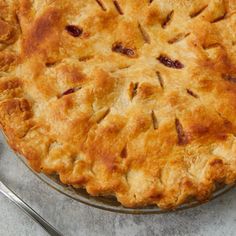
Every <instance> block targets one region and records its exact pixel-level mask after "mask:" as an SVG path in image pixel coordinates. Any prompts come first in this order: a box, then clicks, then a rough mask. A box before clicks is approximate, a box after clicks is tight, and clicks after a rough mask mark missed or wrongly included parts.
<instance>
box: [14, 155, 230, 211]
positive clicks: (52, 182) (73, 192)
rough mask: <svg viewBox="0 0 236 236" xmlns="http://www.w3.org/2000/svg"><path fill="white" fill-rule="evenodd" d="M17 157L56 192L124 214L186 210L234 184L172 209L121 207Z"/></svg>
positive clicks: (112, 199)
mask: <svg viewBox="0 0 236 236" xmlns="http://www.w3.org/2000/svg"><path fill="white" fill-rule="evenodd" d="M16 155H17V156H18V158H19V159H20V160H21V161H22V162H23V163H24V164H25V166H27V167H28V169H29V170H31V171H32V172H33V173H34V174H35V175H36V176H37V177H38V178H39V179H40V180H42V181H43V182H44V183H46V184H47V185H48V186H50V187H51V188H53V189H54V190H57V191H58V192H60V193H62V194H64V195H66V196H68V197H70V198H72V199H74V200H76V201H78V202H80V203H83V204H86V205H88V206H92V207H95V208H98V209H102V210H106V211H111V212H116V213H124V214H136V215H137V214H163V213H167V212H176V211H180V210H186V209H189V208H193V207H196V206H199V205H202V204H205V203H207V202H209V201H212V200H213V199H216V198H218V197H220V196H222V195H223V194H225V193H227V192H228V191H230V190H231V189H232V188H233V187H234V186H235V184H231V185H218V186H217V189H216V191H215V192H214V193H213V194H212V196H211V198H210V199H208V200H207V201H203V202H199V201H190V202H189V203H186V204H183V205H181V206H180V207H178V208H176V209H172V210H163V209H160V208H158V207H157V206H148V207H141V208H125V207H123V206H122V205H121V204H120V203H119V202H118V201H117V200H116V198H115V197H107V196H106V197H102V196H100V197H93V196H90V195H89V194H88V193H87V192H86V190H84V189H75V188H73V187H72V186H68V185H65V184H63V183H62V182H61V181H60V180H59V178H58V176H57V175H46V174H43V173H37V172H35V171H34V170H33V169H32V168H31V167H30V166H29V165H28V162H27V160H26V159H25V158H24V157H22V156H21V155H19V154H17V153H16Z"/></svg>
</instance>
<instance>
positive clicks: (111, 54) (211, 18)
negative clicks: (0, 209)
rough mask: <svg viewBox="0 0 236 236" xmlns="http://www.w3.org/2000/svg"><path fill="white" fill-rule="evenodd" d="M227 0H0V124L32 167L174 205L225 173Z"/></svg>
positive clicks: (100, 189)
mask: <svg viewBox="0 0 236 236" xmlns="http://www.w3.org/2000/svg"><path fill="white" fill-rule="evenodd" d="M235 29H236V0H193V1H189V0H153V1H152V0H86V1H84V0H76V1H72V0H34V1H30V0H0V123H1V127H2V129H3V130H4V132H5V134H6V136H7V138H8V141H9V143H10V145H11V147H12V148H14V150H16V151H17V152H19V153H20V154H22V155H24V156H25V157H26V158H27V159H28V161H29V163H30V164H31V166H32V167H33V168H34V169H35V170H37V171H42V172H44V173H49V174H50V173H57V174H58V175H59V176H60V179H61V181H62V182H63V183H65V184H69V185H73V186H75V187H83V188H86V190H87V191H88V193H89V194H91V195H94V196H96V195H115V196H116V197H117V199H118V201H119V202H121V203H122V204H123V205H124V206H126V207H137V206H145V205H150V204H156V205H158V206H159V207H161V208H174V207H177V206H178V205H180V204H183V203H185V202H186V201H188V200H189V199H192V198H196V199H197V200H199V201H201V200H205V199H208V198H209V197H210V195H211V194H212V192H213V191H214V190H215V188H216V185H217V183H225V184H231V183H233V182H235V180H236V138H235V134H236V119H235V117H236V33H235Z"/></svg>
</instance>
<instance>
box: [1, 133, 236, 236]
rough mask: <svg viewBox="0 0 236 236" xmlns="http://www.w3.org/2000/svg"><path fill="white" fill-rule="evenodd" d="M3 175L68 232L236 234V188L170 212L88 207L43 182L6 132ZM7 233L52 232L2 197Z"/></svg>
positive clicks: (38, 234)
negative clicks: (136, 213) (11, 145)
mask: <svg viewBox="0 0 236 236" xmlns="http://www.w3.org/2000/svg"><path fill="white" fill-rule="evenodd" d="M0 178H1V180H2V181H3V182H4V183H6V184H7V185H8V186H9V187H10V188H11V189H12V190H14V191H15V192H16V193H17V194H18V195H19V196H20V197H21V198H22V199H24V201H25V202H27V203H28V204H29V205H30V206H32V207H33V209H35V210H36V211H37V212H38V213H39V214H40V215H41V216H43V217H44V218H45V219H47V220H48V221H49V222H50V223H52V224H53V225H54V226H55V227H56V228H57V229H59V230H60V231H61V232H62V233H63V235H65V236H67V235H68V236H72V235H73V236H74V235H76V236H77V235H78V236H80V235H81V236H86V235H88V236H93V235H94V236H95V235H96V236H98V235H101V236H108V235H112V236H116V235H117V236H120V235H121V236H122V235H124V236H126V235H128V236H134V235H137V236H152V235H165V236H166V235H171V236H172V235H198V236H199V235H214V236H217V235H219V236H222V235H223V234H224V235H227V236H230V235H236V189H233V190H231V191H230V192H228V193H226V194H225V195H224V196H221V197H220V198H218V199H215V200H214V201H212V202H209V203H207V204H205V205H202V206H199V207H196V208H193V209H189V210H185V211H181V212H175V213H168V214H164V215H146V216H133V215H124V214H116V213H111V212H106V211H103V210H98V209H94V208H92V207H89V206H85V205H83V204H81V203H78V202H76V201H75V200H72V199H70V198H68V197H66V196H64V195H62V194H61V193H58V192H56V191H55V190H53V189H51V188H50V187H49V186H47V185H46V184H45V183H43V182H41V180H39V179H38V178H37V177H36V176H35V175H34V174H33V173H31V171H29V170H28V168H26V167H25V165H24V164H23V163H22V162H21V161H20V160H19V159H18V158H17V157H16V156H15V154H14V153H13V152H12V151H11V150H10V149H9V147H8V146H7V144H6V142H5V141H4V139H3V137H2V136H0ZM0 235H1V236H8V235H9V236H21V235H23V236H26V235H29V236H32V235H34V236H44V235H45V236H46V235H47V234H46V233H45V232H44V230H43V229H41V228H40V226H39V225H37V224H36V223H34V222H33V221H32V220H31V219H30V218H29V217H28V216H27V215H25V214H24V213H23V212H22V211H21V210H19V209H18V208H17V207H16V206H15V205H13V204H12V203H11V202H10V201H9V200H8V199H6V198H5V197H4V196H2V195H0Z"/></svg>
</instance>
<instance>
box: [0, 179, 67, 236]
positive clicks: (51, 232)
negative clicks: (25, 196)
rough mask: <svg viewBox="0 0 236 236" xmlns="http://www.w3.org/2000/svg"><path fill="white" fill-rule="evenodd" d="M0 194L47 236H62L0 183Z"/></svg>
mask: <svg viewBox="0 0 236 236" xmlns="http://www.w3.org/2000/svg"><path fill="white" fill-rule="evenodd" d="M0 193H2V194H3V195H5V196H6V197H7V198H8V199H9V200H11V201H12V202H13V203H15V204H16V205H17V206H18V207H19V208H21V209H22V210H23V211H24V212H25V213H26V214H27V215H28V216H30V217H31V218H32V219H33V220H34V221H36V222H37V223H38V224H39V225H40V226H41V227H42V228H43V229H44V230H45V231H46V232H47V233H48V234H49V235H52V236H63V235H62V234H61V233H59V232H58V231H57V230H56V229H55V228H54V227H53V226H52V225H50V224H49V223H48V222H47V221H46V220H45V219H43V218H42V217H41V216H40V215H39V214H38V213H37V212H35V211H34V210H33V209H32V208H31V207H30V206H29V205H27V204H26V203H25V202H24V201H23V200H22V199H21V198H19V197H18V196H17V195H16V194H15V193H14V192H13V191H12V190H11V189H9V188H8V187H7V186H6V185H5V184H3V183H2V181H0Z"/></svg>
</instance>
